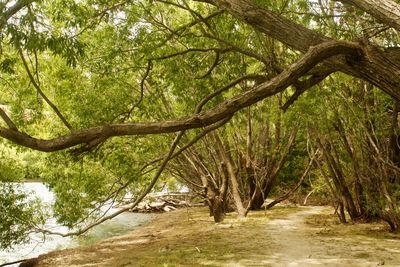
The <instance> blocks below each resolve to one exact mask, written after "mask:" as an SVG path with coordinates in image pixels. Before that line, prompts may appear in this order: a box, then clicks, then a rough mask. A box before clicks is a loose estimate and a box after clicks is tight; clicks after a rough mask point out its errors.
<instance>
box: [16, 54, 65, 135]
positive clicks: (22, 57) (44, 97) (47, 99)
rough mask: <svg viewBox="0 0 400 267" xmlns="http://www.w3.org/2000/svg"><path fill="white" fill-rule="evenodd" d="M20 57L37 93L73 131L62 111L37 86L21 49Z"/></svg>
mask: <svg viewBox="0 0 400 267" xmlns="http://www.w3.org/2000/svg"><path fill="white" fill-rule="evenodd" d="M18 53H19V56H20V57H21V59H22V63H23V65H24V68H25V71H26V73H27V74H28V77H29V80H30V81H31V83H32V84H33V87H35V89H36V91H37V92H38V93H39V95H40V96H41V97H43V99H44V101H46V103H47V104H48V105H49V106H50V107H51V108H52V109H53V111H54V112H55V113H56V114H57V116H58V117H59V118H60V120H61V121H62V122H63V123H64V125H65V126H66V127H67V128H68V129H69V130H72V126H71V124H69V123H68V121H67V119H66V118H65V117H64V116H63V115H62V114H61V112H60V110H59V109H58V108H57V106H56V105H54V104H53V102H51V100H50V99H49V98H48V97H47V96H46V95H45V94H44V92H43V91H42V89H41V88H40V86H39V84H37V82H36V80H35V77H33V74H32V72H31V71H30V69H29V66H28V63H27V62H26V59H25V56H24V54H23V52H22V50H21V49H18Z"/></svg>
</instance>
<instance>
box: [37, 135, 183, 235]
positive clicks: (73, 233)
mask: <svg viewBox="0 0 400 267" xmlns="http://www.w3.org/2000/svg"><path fill="white" fill-rule="evenodd" d="M184 133H185V131H180V132H179V133H178V134H177V136H176V137H175V139H174V141H173V143H172V145H171V148H170V150H169V153H168V154H167V156H166V157H165V158H164V160H163V162H162V163H161V165H160V167H159V168H158V171H157V173H156V174H155V175H154V177H153V179H152V180H151V182H150V184H149V185H148V186H147V187H146V189H145V190H144V191H143V192H142V194H141V195H140V196H139V197H138V198H137V199H136V200H135V202H133V203H132V204H131V205H129V206H127V207H125V208H122V209H120V210H118V211H116V212H114V213H112V214H110V215H107V216H104V217H103V218H101V219H100V220H98V221H96V222H95V223H92V224H90V225H88V226H86V227H85V228H82V229H79V230H77V231H75V232H69V233H66V234H63V233H60V232H53V231H49V230H40V232H42V233H44V234H52V235H59V236H62V237H67V236H75V235H81V234H83V233H86V232H87V231H89V230H90V229H92V228H93V227H95V226H96V225H99V224H101V223H103V222H105V221H107V220H111V219H112V218H114V217H116V216H118V215H120V214H121V213H123V212H126V211H129V210H131V209H133V208H134V207H136V206H137V205H138V204H139V203H140V202H141V201H142V200H143V199H144V198H145V196H147V194H149V193H150V191H151V190H152V189H153V187H154V185H155V184H156V183H157V181H158V178H159V177H160V175H161V173H162V172H163V171H164V169H165V167H166V166H167V164H168V162H169V160H170V159H171V156H172V155H173V153H174V150H175V148H176V147H177V146H178V143H179V141H180V140H181V138H182V136H183V135H184Z"/></svg>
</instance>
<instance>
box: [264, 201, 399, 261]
mask: <svg viewBox="0 0 400 267" xmlns="http://www.w3.org/2000/svg"><path fill="white" fill-rule="evenodd" d="M329 211H331V210H330V209H329ZM326 212H327V208H323V207H305V208H303V209H302V210H301V211H298V212H296V213H293V214H290V215H289V216H287V217H286V218H285V219H275V220H272V221H270V222H269V223H267V225H266V227H267V229H268V232H269V233H270V236H271V238H272V241H273V242H274V244H275V245H276V246H277V248H278V250H277V251H275V253H274V254H273V255H271V256H269V257H268V260H265V261H263V263H265V264H267V265H272V266H322V265H324V266H349V267H352V266H363V267H364V266H380V265H386V266H400V240H395V239H391V240H390V239H376V238H369V237H366V236H362V235H361V236H360V235H350V236H346V235H339V236H335V235H332V236H331V235H330V234H329V229H328V228H325V227H312V226H311V225H309V224H306V223H305V219H306V218H307V217H309V216H311V215H316V214H320V213H326ZM342 227H347V226H342ZM388 244H390V245H389V246H388ZM393 247H394V248H396V247H397V249H393ZM385 262H386V264H385Z"/></svg>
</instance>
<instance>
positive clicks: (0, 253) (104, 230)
mask: <svg viewBox="0 0 400 267" xmlns="http://www.w3.org/2000/svg"><path fill="white" fill-rule="evenodd" d="M23 187H24V188H25V189H26V190H27V191H33V192H34V194H36V195H37V196H38V197H40V198H41V199H42V201H43V202H45V203H51V202H52V201H53V199H54V197H53V194H52V193H51V192H50V191H49V190H48V189H47V187H46V186H45V185H43V184H42V183H39V182H34V183H24V184H23ZM113 210H114V211H115V209H112V210H110V211H109V212H112V211H113ZM152 216H153V215H152V214H143V213H132V212H125V213H122V214H120V215H119V216H117V217H115V218H113V219H111V220H109V221H106V222H104V223H102V224H101V225H98V226H96V227H94V228H93V229H91V230H90V231H89V232H88V233H87V234H85V235H84V236H81V237H75V238H71V237H60V236H50V235H46V238H45V239H44V240H43V235H41V234H33V235H32V236H31V238H32V242H30V243H28V244H24V245H19V246H16V247H15V248H14V249H13V250H10V251H4V250H0V264H1V263H5V262H11V261H16V260H20V259H25V258H32V257H36V256H38V255H40V254H43V253H47V252H50V251H53V250H58V249H63V248H69V247H76V246H85V245H90V244H93V243H95V242H97V241H100V240H102V239H106V238H109V237H112V236H118V235H122V234H125V233H127V232H129V231H131V230H133V229H135V228H137V227H140V226H141V225H142V224H144V223H146V222H147V221H149V220H150V219H151V218H152ZM46 228H47V229H51V230H52V231H57V232H67V229H66V228H65V227H62V226H60V225H57V223H56V222H55V220H54V219H52V220H49V221H48V222H47V224H46ZM10 266H11V265H10ZM14 266H18V265H14Z"/></svg>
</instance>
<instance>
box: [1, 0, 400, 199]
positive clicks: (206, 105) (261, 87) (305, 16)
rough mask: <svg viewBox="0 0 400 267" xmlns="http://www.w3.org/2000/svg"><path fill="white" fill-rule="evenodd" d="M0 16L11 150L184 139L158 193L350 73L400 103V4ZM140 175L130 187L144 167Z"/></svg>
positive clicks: (140, 8) (208, 4)
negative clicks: (202, 155) (173, 176)
mask: <svg viewBox="0 0 400 267" xmlns="http://www.w3.org/2000/svg"><path fill="white" fill-rule="evenodd" d="M0 9H1V10H2V12H1V20H0V30H1V45H0V48H1V51H2V54H1V58H0V67H1V85H0V86H1V88H2V95H1V97H2V98H1V100H0V101H1V102H2V103H1V104H3V106H1V109H0V116H1V117H2V119H3V122H2V124H1V126H0V136H1V137H2V138H3V140H9V141H11V142H12V143H14V144H16V145H18V146H20V147H26V148H30V149H34V150H39V151H45V152H54V151H59V150H67V149H70V150H69V152H71V153H72V154H74V155H81V156H82V155H85V154H82V153H85V152H88V151H98V152H99V154H102V153H104V152H105V151H107V150H106V149H107V148H108V149H109V150H111V151H114V148H115V147H119V146H120V148H118V149H119V152H116V154H119V155H123V154H124V153H127V154H128V153H130V152H132V151H138V150H140V147H141V146H144V147H146V148H148V147H152V145H154V144H163V145H162V147H163V148H164V149H165V150H167V149H168V147H167V145H165V143H169V142H170V141H168V140H170V139H171V135H172V133H176V132H179V133H178V135H177V138H176V139H175V141H173V142H172V145H171V146H170V147H171V148H172V149H171V150H169V152H166V153H165V154H164V153H162V154H164V157H163V158H159V159H158V160H156V161H154V162H156V163H159V165H158V166H159V169H158V171H153V173H152V174H154V177H153V178H154V179H152V180H151V182H150V187H149V188H151V186H153V185H154V184H155V181H156V180H157V179H158V177H159V176H160V175H161V172H162V170H163V169H164V168H165V166H166V164H167V163H168V161H169V160H170V159H171V158H175V157H177V156H178V155H179V154H181V153H182V152H183V151H184V150H185V149H187V148H189V147H190V146H192V145H193V144H194V143H195V142H197V141H198V140H200V139H201V138H202V137H203V136H205V135H206V134H207V133H209V132H211V131H213V130H215V129H216V128H218V127H220V126H222V125H223V124H225V123H226V122H227V121H228V120H230V119H231V118H232V116H233V115H234V114H235V113H237V112H239V111H241V110H244V109H246V108H248V107H250V106H252V105H254V104H256V103H258V102H260V101H262V100H263V99H265V98H268V97H270V96H273V95H276V94H282V109H284V110H287V109H288V108H290V107H291V106H293V105H294V103H295V102H296V101H298V99H301V98H302V97H307V93H308V89H310V88H312V87H313V86H315V85H317V84H320V83H321V82H322V81H323V80H324V79H326V78H327V77H333V78H335V77H340V76H336V73H337V72H342V73H344V74H345V75H347V76H346V77H353V78H354V79H361V80H363V81H365V82H366V83H368V84H370V85H371V86H375V87H377V88H379V89H380V90H382V91H383V92H385V93H386V94H388V95H389V96H390V97H392V98H393V99H395V100H400V92H399V90H398V88H400V86H399V85H400V80H399V79H400V78H399V77H400V75H399V67H398V66H399V60H400V57H399V51H398V50H399V49H398V43H399V42H398V34H397V31H398V30H399V28H398V24H399V21H398V16H399V14H398V13H399V12H398V10H399V5H398V4H397V3H396V2H394V1H390V0H374V1H372V0H371V1H350V0H343V1H341V2H338V1H319V2H318V3H314V2H313V1H301V0H298V1H256V0H204V1H171V2H170V1H165V0H158V1H148V2H147V1H139V2H135V3H132V2H130V1H122V2H117V1H72V0H69V1H51V2H50V1H49V2H47V1H29V0H20V1H16V2H14V1H6V2H4V3H2V4H1V5H0ZM299 14H300V15H299ZM321 32H324V33H325V34H322V33H321ZM243 83H245V84H246V86H245V88H246V90H242V89H241V87H240V86H239V85H240V84H243ZM302 95H304V96H302ZM316 97H318V96H316ZM171 103H172V104H171ZM49 125H51V127H49ZM197 129H199V130H197ZM148 135H151V136H153V137H154V136H155V135H159V137H158V138H159V139H157V140H155V141H154V139H153V141H151V140H150V141H148V139H146V140H147V141H146V140H145V139H142V138H141V137H142V136H148ZM116 137H124V138H126V139H125V140H128V141H126V143H127V144H126V143H125V142H124V141H121V140H122V139H120V138H116ZM139 137H140V138H139ZM186 137H191V138H186ZM180 140H185V141H186V143H185V144H182V145H181V146H180V147H181V148H177V143H178V142H179V141H180ZM393 140H394V139H393ZM133 143H134V144H133ZM146 144H148V145H149V146H146ZM125 145H126V146H125ZM323 148H325V146H324V144H321V149H323ZM118 149H116V150H118ZM175 149H176V151H175ZM220 150H221V151H222V149H220ZM146 151H147V152H149V154H151V155H154V154H155V153H158V154H159V149H155V148H154V147H153V148H149V149H148V150H146ZM325 151H326V149H325ZM111 154H112V153H111ZM103 155H104V154H103ZM151 155H149V156H146V157H145V160H143V161H141V163H143V162H144V161H150V158H151ZM325 155H327V153H325ZM85 156H86V155H85ZM88 157H90V156H88ZM133 158H134V159H137V157H133ZM114 159H116V158H114ZM95 160H99V159H95ZM393 160H394V158H393ZM113 162H114V163H113V164H117V163H118V162H122V160H119V159H116V160H114V161H113ZM96 164H97V163H93V164H89V165H90V166H96ZM143 164H145V163H143ZM110 165H112V164H110ZM144 166H148V165H146V164H145V165H144ZM93 168H95V167H93ZM134 169H135V170H137V171H138V172H135V174H134V175H133V177H135V178H132V179H126V180H125V181H124V182H122V185H121V188H126V187H127V186H128V184H131V183H132V181H135V180H137V179H136V178H137V177H141V175H142V172H143V170H144V169H145V168H142V169H141V167H137V168H134ZM228 169H229V168H228ZM60 179H62V178H61V176H60V177H59V178H58V179H55V181H57V180H60ZM111 180H113V179H111ZM108 182H110V181H108ZM111 184H112V181H111ZM54 186H56V185H54ZM149 188H148V189H146V190H145V192H148V191H149V190H150V189H149ZM115 192H120V191H119V190H116V191H115ZM101 194H104V192H102V193H101ZM97 200H98V199H97ZM87 201H88V203H89V202H90V201H89V200H87Z"/></svg>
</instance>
